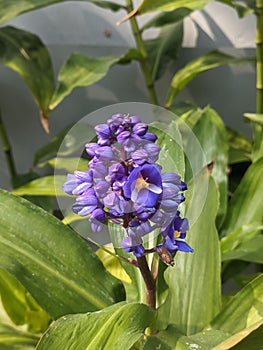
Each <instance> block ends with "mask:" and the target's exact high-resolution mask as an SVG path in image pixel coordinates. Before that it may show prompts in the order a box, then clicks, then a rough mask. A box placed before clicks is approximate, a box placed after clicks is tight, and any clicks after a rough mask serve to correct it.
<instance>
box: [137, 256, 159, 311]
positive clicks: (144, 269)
mask: <svg viewBox="0 0 263 350" xmlns="http://www.w3.org/2000/svg"><path fill="white" fill-rule="evenodd" d="M137 263H138V267H139V269H140V271H141V274H142V277H143V279H144V282H145V286H146V303H147V305H148V306H150V307H151V308H152V309H154V310H155V309H156V282H155V281H154V279H153V276H152V274H151V271H150V269H149V266H148V263H147V260H146V257H145V255H143V256H142V257H141V258H137Z"/></svg>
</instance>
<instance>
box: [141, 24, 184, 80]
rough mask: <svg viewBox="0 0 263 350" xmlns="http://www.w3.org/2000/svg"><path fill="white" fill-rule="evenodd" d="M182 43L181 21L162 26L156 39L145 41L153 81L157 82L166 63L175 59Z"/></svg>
mask: <svg viewBox="0 0 263 350" xmlns="http://www.w3.org/2000/svg"><path fill="white" fill-rule="evenodd" d="M182 41H183V21H179V22H175V23H173V24H169V25H166V26H164V27H163V28H162V29H161V31H160V34H159V36H158V37H157V38H156V39H151V40H147V41H145V44H146V49H147V52H148V59H149V62H150V64H151V73H152V79H153V81H155V80H158V79H159V78H160V77H161V76H162V74H163V73H164V72H165V69H166V67H167V65H168V63H169V62H170V61H171V60H174V59H176V57H177V55H178V51H179V49H180V48H181V46H182Z"/></svg>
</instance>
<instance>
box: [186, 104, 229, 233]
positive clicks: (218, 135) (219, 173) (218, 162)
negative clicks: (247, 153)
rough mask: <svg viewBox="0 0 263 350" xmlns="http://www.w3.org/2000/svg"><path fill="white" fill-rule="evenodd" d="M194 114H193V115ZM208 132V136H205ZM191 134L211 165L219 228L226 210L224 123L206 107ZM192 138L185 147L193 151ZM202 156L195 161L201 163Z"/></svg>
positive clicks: (225, 142)
mask: <svg viewBox="0 0 263 350" xmlns="http://www.w3.org/2000/svg"><path fill="white" fill-rule="evenodd" d="M195 114H196V113H194V115H195ZM191 116H193V114H191ZM186 121H187V120H186ZM207 130H209V136H208V134H207ZM192 131H193V133H194V134H195V136H196V137H197V139H198V141H199V143H200V145H201V147H202V149H203V152H204V154H205V158H206V162H207V164H211V163H212V164H213V168H212V176H213V177H214V179H215V181H216V183H217V185H218V189H219V194H220V196H219V210H218V213H217V220H216V222H217V226H218V227H220V225H221V224H222V221H223V219H224V216H225V213H226V210H227V161H228V159H227V156H228V147H227V136H226V130H225V126H224V123H223V121H222V119H221V118H220V117H219V115H218V114H217V113H216V112H215V110H213V109H212V108H210V107H206V108H205V109H204V110H203V111H202V113H201V115H198V120H197V122H196V123H195V124H194V126H193V129H192ZM191 142H192V138H189V140H188V142H187V146H186V147H191V149H192V150H194V147H195V145H191V144H190V143H191ZM200 157H203V155H202V154H196V157H195V158H196V159H195V160H196V161H199V162H200V163H201V162H202V159H200Z"/></svg>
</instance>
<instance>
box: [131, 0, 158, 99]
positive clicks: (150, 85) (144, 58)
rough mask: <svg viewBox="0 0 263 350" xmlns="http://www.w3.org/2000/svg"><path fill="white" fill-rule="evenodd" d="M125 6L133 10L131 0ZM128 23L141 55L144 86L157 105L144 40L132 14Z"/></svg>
mask: <svg viewBox="0 0 263 350" xmlns="http://www.w3.org/2000/svg"><path fill="white" fill-rule="evenodd" d="M126 6H127V10H128V12H132V11H133V10H134V7H133V2H132V0H126ZM130 23H131V29H132V32H133V35H134V38H135V41H136V45H137V49H138V51H139V52H140V54H141V57H142V58H141V59H140V66H141V69H142V72H143V75H144V79H145V82H146V86H147V89H148V93H149V98H150V101H151V103H152V104H155V105H158V99H157V95H156V92H155V88H154V82H153V79H152V74H151V69H150V66H149V62H148V59H147V56H148V54H147V51H146V48H145V44H144V41H143V39H142V35H141V31H140V29H139V26H138V22H137V20H136V17H135V16H132V17H131V18H130Z"/></svg>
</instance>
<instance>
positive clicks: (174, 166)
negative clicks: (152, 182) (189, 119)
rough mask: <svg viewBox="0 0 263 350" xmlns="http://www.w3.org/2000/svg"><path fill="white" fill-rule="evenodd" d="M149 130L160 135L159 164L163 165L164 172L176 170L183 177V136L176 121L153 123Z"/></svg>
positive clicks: (158, 139)
mask: <svg viewBox="0 0 263 350" xmlns="http://www.w3.org/2000/svg"><path fill="white" fill-rule="evenodd" d="M149 130H150V131H151V132H153V133H154V134H155V135H156V136H157V137H158V138H157V141H156V143H157V144H158V145H159V146H160V147H161V150H160V153H159V158H158V164H160V165H161V166H162V172H167V171H170V172H175V173H177V174H179V175H180V176H181V177H182V179H183V178H184V173H185V163H184V151H183V146H182V136H181V133H180V131H179V128H178V126H177V124H176V123H175V121H172V122H169V124H166V123H165V122H154V123H151V125H150V128H149Z"/></svg>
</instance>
